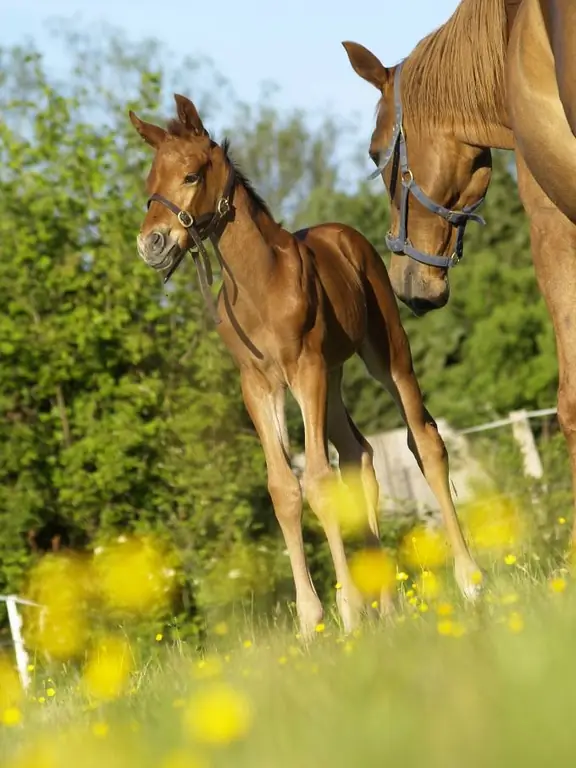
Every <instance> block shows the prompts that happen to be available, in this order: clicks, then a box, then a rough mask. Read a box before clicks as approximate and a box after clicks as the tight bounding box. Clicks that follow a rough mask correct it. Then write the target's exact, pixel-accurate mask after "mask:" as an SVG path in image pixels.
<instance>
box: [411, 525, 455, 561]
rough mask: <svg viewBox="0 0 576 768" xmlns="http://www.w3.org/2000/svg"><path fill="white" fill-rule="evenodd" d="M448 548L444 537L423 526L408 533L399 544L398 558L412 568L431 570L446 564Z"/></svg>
mask: <svg viewBox="0 0 576 768" xmlns="http://www.w3.org/2000/svg"><path fill="white" fill-rule="evenodd" d="M447 556H448V546H447V542H446V538H445V536H444V535H443V534H442V533H440V532H439V531H435V530H431V529H429V528H426V527H425V526H417V527H416V528H414V529H413V530H412V531H410V532H409V533H408V534H407V535H406V536H405V537H404V538H403V539H402V542H401V544H400V557H401V559H402V561H403V562H404V563H406V564H407V565H409V566H411V567H412V568H425V569H427V570H431V569H434V568H439V567H440V566H441V565H443V564H444V563H445V562H446V558H447Z"/></svg>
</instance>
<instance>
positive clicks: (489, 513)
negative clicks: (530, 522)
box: [463, 497, 523, 549]
mask: <svg viewBox="0 0 576 768" xmlns="http://www.w3.org/2000/svg"><path fill="white" fill-rule="evenodd" d="M463 512H464V516H465V518H466V522H467V524H468V529H469V531H470V537H471V539H472V543H473V544H474V546H475V547H477V548H478V549H502V548H504V547H511V546H513V545H515V544H517V543H518V541H519V540H520V538H521V537H522V535H523V530H522V523H521V515H520V514H519V512H518V510H517V508H516V506H515V505H514V504H513V503H512V502H511V501H510V500H509V499H506V498H503V497H490V498H485V499H479V500H477V501H475V502H473V503H472V504H469V505H467V506H466V508H465V510H463Z"/></svg>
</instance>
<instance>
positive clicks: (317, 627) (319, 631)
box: [315, 623, 326, 635]
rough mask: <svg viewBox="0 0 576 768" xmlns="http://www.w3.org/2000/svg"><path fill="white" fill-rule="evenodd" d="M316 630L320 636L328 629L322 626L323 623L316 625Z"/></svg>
mask: <svg viewBox="0 0 576 768" xmlns="http://www.w3.org/2000/svg"><path fill="white" fill-rule="evenodd" d="M315 629H316V632H318V634H319V635H321V634H322V632H324V630H325V629H326V625H325V624H322V623H320V624H316V628H315Z"/></svg>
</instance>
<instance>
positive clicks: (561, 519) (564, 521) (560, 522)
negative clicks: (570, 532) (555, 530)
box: [558, 517, 566, 525]
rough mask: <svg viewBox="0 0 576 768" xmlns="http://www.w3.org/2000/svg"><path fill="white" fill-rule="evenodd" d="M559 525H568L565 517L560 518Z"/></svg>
mask: <svg viewBox="0 0 576 768" xmlns="http://www.w3.org/2000/svg"><path fill="white" fill-rule="evenodd" d="M558 523H559V525H566V518H565V517H559V518H558Z"/></svg>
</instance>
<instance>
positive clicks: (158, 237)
mask: <svg viewBox="0 0 576 768" xmlns="http://www.w3.org/2000/svg"><path fill="white" fill-rule="evenodd" d="M148 243H149V248H150V250H151V251H152V252H153V253H161V252H162V251H163V250H164V244H165V238H164V235H163V234H162V233H161V232H152V234H151V235H150V237H149V238H148Z"/></svg>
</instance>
